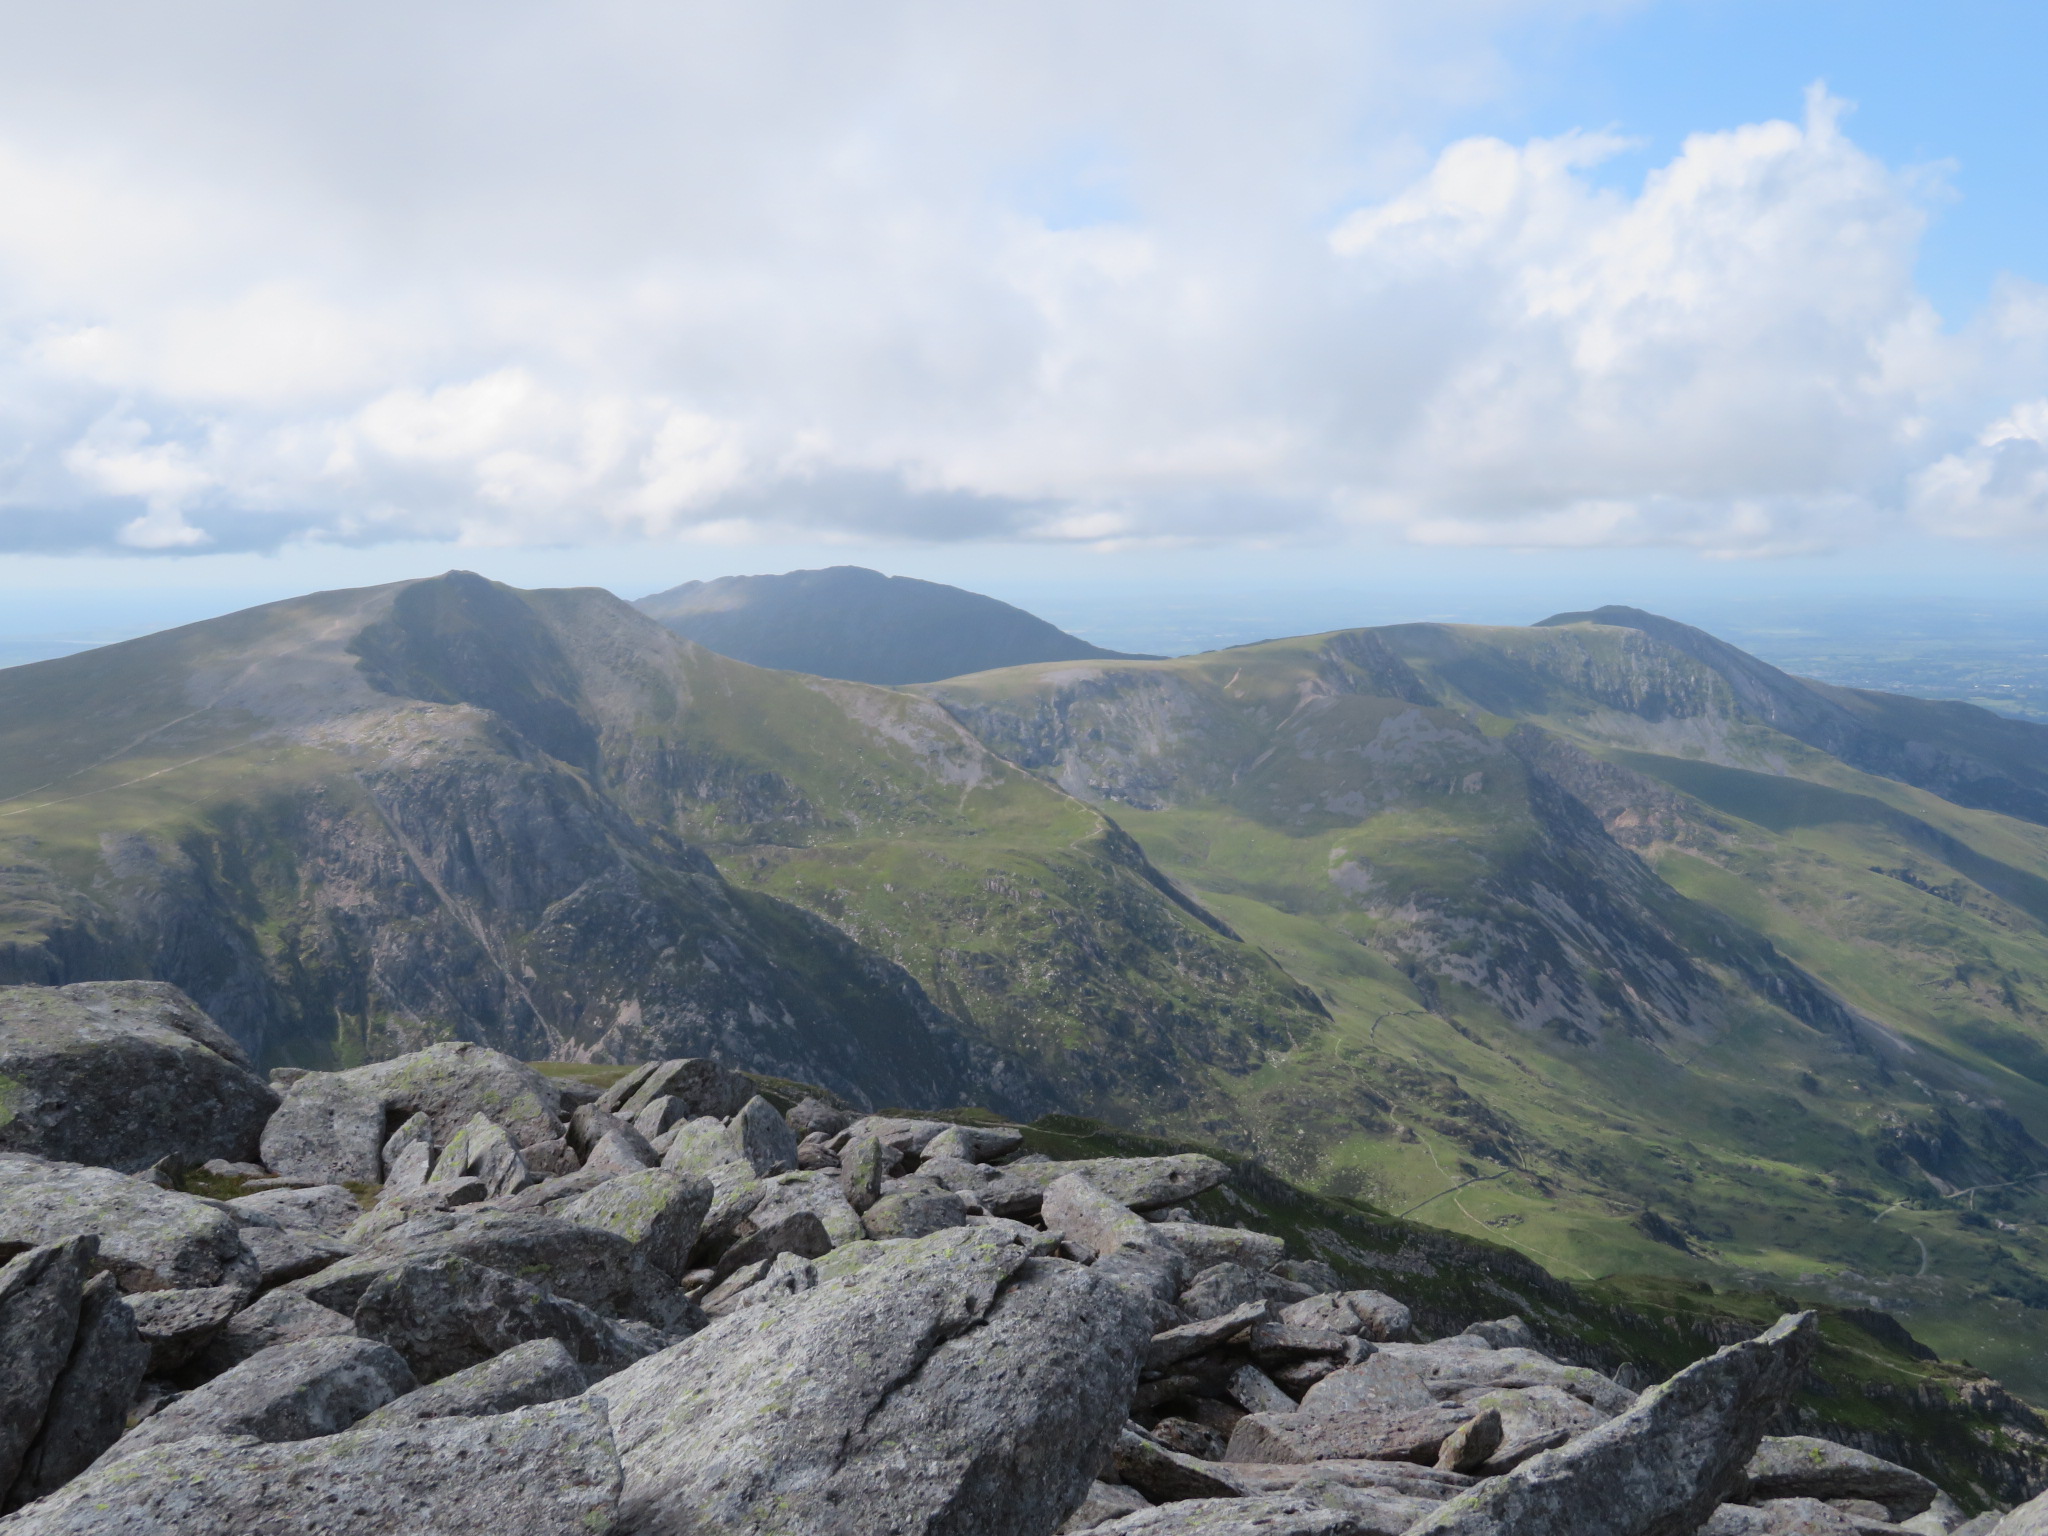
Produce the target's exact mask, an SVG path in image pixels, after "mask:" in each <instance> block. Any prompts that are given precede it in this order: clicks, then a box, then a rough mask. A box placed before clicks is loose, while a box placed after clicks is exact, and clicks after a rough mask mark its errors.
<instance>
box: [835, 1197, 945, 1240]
mask: <svg viewBox="0 0 2048 1536" xmlns="http://www.w3.org/2000/svg"><path fill="white" fill-rule="evenodd" d="M860 1220H861V1228H862V1230H863V1231H865V1232H866V1233H867V1235H868V1236H869V1237H873V1238H885V1237H927V1236H929V1235H930V1234H932V1233H934V1232H943V1231H945V1230H946V1228H948V1227H964V1226H966V1225H967V1206H966V1204H965V1203H964V1202H963V1201H962V1200H961V1198H960V1197H959V1196H958V1195H956V1194H954V1193H953V1192H952V1191H951V1190H944V1189H912V1190H905V1191H902V1192H901V1193H898V1194H893V1195H884V1196H882V1198H881V1199H879V1200H877V1201H876V1202H875V1203H874V1204H873V1205H871V1206H869V1207H868V1208H867V1210H865V1211H864V1212H862V1213H861V1218H860Z"/></svg>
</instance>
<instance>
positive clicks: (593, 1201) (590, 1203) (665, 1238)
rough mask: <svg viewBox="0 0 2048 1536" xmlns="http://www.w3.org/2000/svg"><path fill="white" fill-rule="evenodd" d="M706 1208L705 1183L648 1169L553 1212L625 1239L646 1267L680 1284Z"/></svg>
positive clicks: (621, 1177) (611, 1181)
mask: <svg viewBox="0 0 2048 1536" xmlns="http://www.w3.org/2000/svg"><path fill="white" fill-rule="evenodd" d="M710 1209H711V1181H710V1180H709V1179H706V1178H702V1177H700V1176H699V1175H696V1174H690V1173H671V1172H669V1171H668V1170H667V1169H664V1168H648V1169H643V1170H642V1171H640V1172H638V1173H624V1174H620V1175H619V1176H618V1177H617V1178H614V1179H607V1180H606V1181H605V1182H604V1183H602V1184H600V1185H598V1186H597V1187H596V1188H595V1189H593V1190H591V1191H590V1192H589V1193H587V1194H583V1195H579V1196H577V1197H576V1198H575V1199H573V1200H571V1201H568V1202H567V1203H565V1204H563V1205H561V1206H560V1207H559V1208H557V1209H556V1210H555V1211H554V1212H553V1213H552V1214H554V1215H556V1216H559V1217H560V1218H561V1219H562V1220H563V1221H569V1222H574V1223H576V1225H578V1226H583V1227H595V1228H597V1229H598V1230H599V1231H603V1232H610V1233H613V1234H614V1235H616V1236H618V1237H622V1238H624V1239H625V1240H626V1241H627V1242H629V1243H631V1244H632V1245H633V1247H634V1248H635V1250H636V1251H638V1252H639V1253H641V1254H642V1255H643V1256H644V1257H645V1258H646V1259H647V1261H648V1262H649V1263H651V1264H653V1265H654V1266H655V1267H656V1268H658V1269H660V1270H662V1271H664V1272H665V1273H667V1274H669V1275H671V1276H673V1277H674V1278H676V1279H678V1280H680V1279H681V1278H682V1277H683V1274H684V1272H685V1271H686V1270H687V1269H688V1268H689V1267H690V1250H691V1249H693V1248H694V1247H696V1245H697V1235H698V1233H699V1232H701V1231H702V1230H703V1226H704V1217H705V1215H706V1213H707V1212H709V1211H710Z"/></svg>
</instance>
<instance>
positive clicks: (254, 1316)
mask: <svg viewBox="0 0 2048 1536" xmlns="http://www.w3.org/2000/svg"><path fill="white" fill-rule="evenodd" d="M157 1294H168V1293H162V1292H159V1293H157ZM146 1299H147V1298H141V1297H138V1298H137V1301H138V1302H140V1301H143V1300H146ZM355 1331H356V1325H355V1323H354V1322H352V1321H351V1320H350V1319H348V1318H346V1317H344V1316H342V1315H341V1313H339V1312H335V1311H332V1310H330V1309H329V1308H327V1307H323V1306H321V1305H320V1304H319V1303H318V1302H316V1301H308V1300H307V1299H306V1298H305V1297H303V1296H300V1295H298V1294H296V1293H295V1292H292V1291H272V1292H271V1293H270V1294H269V1295H268V1296H265V1297H263V1298H261V1299H260V1300H258V1301H255V1302H252V1303H250V1305H249V1306H248V1307H247V1308H245V1309H244V1310H242V1311H240V1312H237V1313H235V1314H234V1315H233V1316H232V1317H230V1318H229V1319H228V1320H227V1322H226V1324H225V1325H224V1326H222V1327H221V1328H220V1330H219V1331H218V1332H217V1333H214V1334H213V1335H212V1337H211V1338H210V1339H209V1340H208V1341H207V1342H206V1344H205V1346H204V1347H203V1348H202V1349H200V1351H199V1369H200V1371H201V1372H202V1373H203V1374H205V1375H207V1376H218V1375H219V1374H220V1373H221V1372H222V1371H226V1370H232V1369H233V1368H234V1367H235V1366H238V1365H240V1364H241V1363H242V1362H243V1361H244V1360H247V1359H248V1358H249V1357H250V1356H251V1355H257V1354H261V1353H262V1352H263V1351H264V1350H266V1349H269V1348H270V1347H271V1346H272V1345H274V1344H297V1343H299V1342H301V1341H302V1340H305V1339H326V1338H340V1337H344V1336H346V1335H348V1334H352V1333H354V1332H355Z"/></svg>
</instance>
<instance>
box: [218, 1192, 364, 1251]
mask: <svg viewBox="0 0 2048 1536" xmlns="http://www.w3.org/2000/svg"><path fill="white" fill-rule="evenodd" d="M227 1204H228V1208H229V1209H230V1210H231V1211H236V1212H249V1213H251V1214H254V1215H259V1216H267V1217H269V1218H270V1219H271V1220H272V1221H275V1222H276V1223H277V1224H278V1225H279V1226H283V1227H297V1228H300V1229H302V1230H306V1231H312V1232H324V1233H326V1234H327V1235H328V1236H329V1237H338V1238H345V1237H347V1236H348V1229H349V1228H350V1227H352V1226H354V1225H355V1224H356V1223H357V1222H358V1221H361V1220H362V1218H363V1207H362V1203H361V1202H360V1201H358V1200H357V1199H356V1197H355V1196H354V1195H352V1194H350V1193H349V1192H348V1191H347V1190H346V1189H344V1188H343V1187H342V1186H341V1185H339V1184H315V1185H313V1186H312V1187H311V1188H310V1189H266V1190H264V1191H262V1192H261V1193H260V1194H254V1195H241V1196H238V1197H237V1198H235V1199H233V1200H230V1201H228V1202H227Z"/></svg>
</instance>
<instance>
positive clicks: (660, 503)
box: [0, 0, 2048, 554]
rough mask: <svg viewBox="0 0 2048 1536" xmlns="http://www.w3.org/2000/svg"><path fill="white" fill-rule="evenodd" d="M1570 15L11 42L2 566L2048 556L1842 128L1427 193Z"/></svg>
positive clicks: (2010, 465)
mask: <svg viewBox="0 0 2048 1536" xmlns="http://www.w3.org/2000/svg"><path fill="white" fill-rule="evenodd" d="M1586 8H1587V7H1585V6H1573V7H1562V6H1539V5H1533V4H1532V5H1514V4H1509V3H1493V4H1484V3H1476V0H1475V3H1470V4H1464V5H1450V6H1444V7H1437V8H1432V9H1431V14H1430V15H1429V16H1428V17H1426V18H1421V19H1418V18H1416V17H1414V16H1413V15H1411V14H1409V13H1411V12H1413V11H1415V10H1416V9H1418V8H1415V7H1412V6H1399V5H1392V4H1387V5H1376V4H1361V3H1357V0H1350V3H1334V0H1333V3H1327V4H1325V3H1315V0H1297V3H1286V4H1279V5H1275V6H1270V7H1231V6H1220V5H1219V6H1205V5H1193V6H1190V5H1187V4H1174V5H1169V4H1164V3H1160V4H1145V3H1137V4H1132V5H1129V6H1123V7H1118V8H1115V10H1114V11H1113V13H1104V12H1103V11H1102V9H1101V8H1089V7H1084V6H1080V5H1059V4H1052V5H1033V6H1028V7H1006V6H988V7H971V8H961V7H947V6H939V5H922V4H910V3H886V0H884V3H877V4H875V5H871V6H863V7H859V8H857V9H856V8H839V7H829V6H824V5H816V4H809V5H805V4H775V3H749V4H744V5H743V4H699V5H693V6H689V7H685V8H654V7H639V6H627V5H593V6H590V7H582V8H578V9H577V10H576V11H575V12H574V13H568V12H563V11H561V10H559V9H557V8H553V7H546V8H544V7H539V6H535V5H521V4H512V5H497V6H490V7H485V6H481V5H453V6H448V7H438V8H435V9H434V10H433V11H431V12H428V13H421V12H418V11H417V10H416V9H412V8H399V7H397V6H391V5H369V6H366V7H352V8H349V9H348V10H347V11H346V13H342V12H325V13H323V12H321V11H319V10H316V9H315V8H312V7H297V6H280V7H256V6H249V5H225V4H223V5H215V6H210V7H208V6H201V7H198V8H179V11H178V13H177V15H175V16H171V15H167V14H164V13H162V12H160V11H158V10H153V9H150V8H145V7H133V8H130V7H118V6H93V5H82V6H79V7H75V8H59V9H58V10H56V11H54V12H53V13H51V14H38V15H36V16H34V17H33V18H32V19H30V20H28V21H26V22H23V23H22V24H21V26H20V28H19V33H20V35H19V36H18V38H17V39H16V42H15V45H14V46H12V47H11V48H10V50H9V51H8V54H7V55H6V56H5V57H4V58H0V87H4V89H0V210H4V214H0V548H5V549H14V550H33V549H45V550H63V549H91V548H126V549H131V550H138V551H140V550H157V551H170V552H178V551H191V552H201V551H219V550H224V549H235V548H265V547H270V546H273V545H276V544H277V543H279V542H281V541H285V540H289V539H295V538H304V537H317V538H331V539H340V540H349V541H368V540H380V539H448V538H459V539H464V540H467V541H469V542H472V543H477V544H516V543H545V542H554V541H588V540H606V539H620V540H633V539H645V538H657V539H658V538H665V537H678V536H691V537H699V538H720V537H725V538H742V537H759V536H762V535H763V534H764V533H775V532H786V533H790V534H793V535H800V536H806V537H815V536H818V535H830V534H834V533H844V534H848V535H857V536H885V537H911V538H925V539H934V540H964V539H978V538H1000V539H1006V540H1015V539H1019V538H1023V539H1042V540H1047V541H1055V542H1057V541H1070V542H1077V543H1085V544H1096V545H1102V544H1110V545H1142V544H1146V543H1162V544H1163V543H1170V542H1176V541H1187V540H1202V539H1223V540H1231V539H1256V540H1286V539H1289V538H1294V537H1303V536H1312V535H1327V534H1329V533H1332V532H1339V531H1343V530H1347V529H1351V530H1356V529H1359V528H1379V529H1385V530H1388V531H1391V532H1393V533H1396V534H1399V535H1402V536H1405V537H1407V538H1410V539H1413V540H1415V541H1418V542H1424V543H1439V544H1491V543H1537V544H1563V545H1587V546H1594V545H1608V546H1613V545H1640V544H1660V543H1661V544H1677V545H1682V546H1688V547H1692V548H1696V549H1699V550H1701V551H1706V552H1716V553H1732V554H1755V553H1772V552H1783V551H1795V550H1805V549H1814V548H1821V547H1828V546H1833V545H1840V544H1845V543H1851V544H1853V543H1856V542H1859V541H1862V540H1867V539H1872V538H1877V537H1882V536H1884V535H1885V534H1887V533H1889V532H1894V531H1898V530H1901V529H1908V528H1913V529H1919V530H1925V531H1934V532H1938V533H1943V534H1948V535H1952V536H1957V537H1997V538H2010V537H2014V536H2029V535H2032V534H2035V533H2037V532H2039V531H2041V530H2042V529H2043V528H2048V360H2044V356H2043V350H2042V342H2043V339H2044V335H2048V297H2044V294H2043V292H2042V291H2041V290H2040V289H2038V288H2035V287H2032V286H2030V285H2026V284H2023V283H2020V282H2017V281H2013V282H2009V283H2008V284H2007V285H2006V286H2005V288H2004V289H2003V290H2002V292H2001V293H2000V295H1999V296H1998V297H1997V298H1996V299H1995V301H1994V302H1993V303H1992V304H1991V305H1990V306H1989V307H1988V308H1987V309H1986V311H1985V312H1984V313H1983V314H1982V315H1980V316H1978V317H1976V318H1975V319H1974V320H1973V321H1972V322H1971V323H1970V325H1969V326H1968V327H1967V328H1964V329H1960V330H1957V329H1952V328H1948V327H1945V326H1944V324H1943V321H1942V317H1941V316H1939V315H1938V314H1936V313H1935V311H1934V310H1933V308H1932V307H1931V306H1930V305H1929V304H1928V303H1927V301H1926V300H1925V299H1924V298H1923V297H1922V296H1921V295H1920V294H1919V293H1918V292H1916V290H1915V287H1914V281H1913V266H1914V259H1915V253H1916V250H1917V246H1918V241H1919V239H1920V235H1921V232H1922V229H1923V225H1924V221H1925V217H1926V211H1925V210H1926V208H1927V207H1928V206H1929V202H1930V199H1932V198H1935V197H1938V196H1939V195H1940V188H1939V185H1938V182H1936V181H1935V180H1933V179H1931V178H1930V177H1929V175H1928V174H1927V173H1925V172H1920V171H1915V170H1912V169H1910V168H1899V167H1893V166H1887V165H1885V164H1883V163H1880V162H1879V161H1878V160H1876V159H1874V158H1872V157H1871V156H1869V155H1868V154H1866V153H1864V152H1863V151H1861V150H1859V149H1858V147H1857V145H1856V143H1855V141H1854V138H1853V135H1852V132H1851V130H1852V128H1853V117H1852V116H1849V115H1847V114H1846V113H1845V109H1844V104H1843V103H1840V102H1838V101H1836V100H1834V99H1832V98H1830V97H1829V96H1828V95H1827V94H1826V92H1825V90H1824V89H1821V88H1818V87H1816V89H1815V90H1814V91H1813V92H1812V93H1811V94H1810V96H1809V99H1808V101H1807V102H1806V104H1805V108H1804V113H1803V116H1802V117H1801V119H1800V120H1799V121H1796V122H1794V121H1780V122H1767V123H1755V124H1747V125H1738V126H1733V127H1727V128H1722V129H1717V130H1715V131H1708V132H1702V133H1700V134H1698V135H1697V136H1695V137H1694V138H1692V139H1691V140H1689V141H1688V142H1687V143H1686V144H1685V146H1684V148H1683V149H1682V151H1681V152H1680V153H1679V154H1678V155H1677V156H1676V157H1675V158H1674V159H1672V160H1671V161H1670V162H1669V163H1668V164H1665V165H1662V166H1659V167H1657V168H1656V169H1655V170H1654V171H1653V172H1652V173H1651V174H1650V175H1649V177H1648V178H1647V180H1646V181H1645V182H1644V183H1643V184H1642V185H1641V186H1640V188H1638V189H1632V190H1630V191H1626V192H1624V191H1616V190H1614V189H1612V188H1611V187H1608V186H1605V185H1604V184H1603V183H1602V181H1601V180H1600V178H1599V168H1600V166H1601V164H1602V163H1603V162H1604V161H1605V160H1607V159H1608V158H1609V157H1611V156H1612V155H1614V154H1615V153H1616V152H1617V151H1618V150H1619V149H1620V148H1622V145H1621V143H1620V141H1619V140H1617V139H1615V138H1614V137H1613V136H1611V135H1610V134H1608V133H1606V132H1603V131H1600V130H1599V125H1589V130H1588V131H1586V132H1583V133H1580V134H1576V135H1572V136H1568V137H1564V138H1558V139H1547V140H1535V141H1532V142H1527V143H1520V144H1514V143H1507V142H1503V141H1500V140H1495V139H1466V140H1463V141H1460V142H1454V143H1451V144H1449V145H1448V147H1445V148H1443V149H1442V150H1441V151H1440V152H1438V153H1435V154H1433V155H1428V154H1424V153H1422V152H1421V151H1419V150H1418V149H1417V147H1416V146H1417V145H1418V144H1420V143H1426V142H1430V141H1431V140H1432V139H1433V138H1434V137H1436V134H1435V133H1434V132H1433V129H1434V128H1435V126H1436V125H1437V124H1439V123H1441V122H1442V121H1444V114H1445V112H1446V111H1447V110H1449V109H1450V108H1454V107H1456V106H1459V105H1466V104H1470V103H1472V102H1475V101H1479V100H1482V99H1484V98H1485V96H1486V95H1487V93H1488V92H1490V91H1493V90H1495V89H1497V88H1498V87H1499V84H1500V80H1501V71H1502V68H1503V66H1502V65H1501V63H1500V61H1499V59H1498V58H1497V57H1496V55H1495V54H1494V52H1493V47H1492V37H1493V35H1494V33H1495V31H1496V29H1497V28H1499V27H1500V26H1501V25H1503V24H1505V23H1506V22H1508V21H1510V20H1515V19H1518V18H1519V19H1526V18H1527V16H1528V15H1529V14H1530V13H1535V14H1539V15H1540V14H1544V13H1558V14H1563V13H1564V12H1565V11H1566V10H1584V9H1586ZM571 22H573V23H574V25H573V26H571V25H570V23H571Z"/></svg>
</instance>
